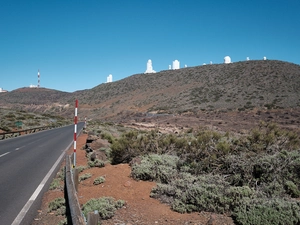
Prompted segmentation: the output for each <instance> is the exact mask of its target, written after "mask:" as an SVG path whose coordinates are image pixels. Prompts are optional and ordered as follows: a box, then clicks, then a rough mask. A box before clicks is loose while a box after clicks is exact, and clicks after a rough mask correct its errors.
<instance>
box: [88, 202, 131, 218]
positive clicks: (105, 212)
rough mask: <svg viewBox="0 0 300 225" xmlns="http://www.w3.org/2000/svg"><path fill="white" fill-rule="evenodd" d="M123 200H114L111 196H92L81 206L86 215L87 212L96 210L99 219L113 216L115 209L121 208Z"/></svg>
mask: <svg viewBox="0 0 300 225" xmlns="http://www.w3.org/2000/svg"><path fill="white" fill-rule="evenodd" d="M124 204H125V202H124V201H123V200H117V201H115V200H114V199H113V198H112V197H102V198H98V199H95V198H92V199H91V200H89V201H88V202H87V203H85V204H84V205H83V207H82V211H83V213H84V215H85V217H87V214H88V213H89V212H94V211H95V210H98V212H99V215H100V218H101V219H104V220H105V219H109V218H111V217H113V216H114V213H115V211H116V210H117V209H119V208H122V207H123V205H124Z"/></svg>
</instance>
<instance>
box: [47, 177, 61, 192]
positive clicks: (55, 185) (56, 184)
mask: <svg viewBox="0 0 300 225" xmlns="http://www.w3.org/2000/svg"><path fill="white" fill-rule="evenodd" d="M60 187H61V186H60V181H59V179H57V178H56V179H53V181H52V182H51V184H50V187H49V190H54V189H57V188H60Z"/></svg>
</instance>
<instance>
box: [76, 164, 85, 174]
mask: <svg viewBox="0 0 300 225" xmlns="http://www.w3.org/2000/svg"><path fill="white" fill-rule="evenodd" d="M76 169H77V170H78V173H81V172H82V171H84V170H85V169H86V167H85V166H78V167H76Z"/></svg>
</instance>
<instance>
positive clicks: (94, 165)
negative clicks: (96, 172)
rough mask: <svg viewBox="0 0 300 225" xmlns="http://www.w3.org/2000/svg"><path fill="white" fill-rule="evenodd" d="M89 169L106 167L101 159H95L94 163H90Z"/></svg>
mask: <svg viewBox="0 0 300 225" xmlns="http://www.w3.org/2000/svg"><path fill="white" fill-rule="evenodd" d="M88 166H89V167H104V166H105V163H104V162H103V161H102V160H100V159H95V160H94V161H92V160H90V161H88Z"/></svg>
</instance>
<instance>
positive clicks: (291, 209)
mask: <svg viewBox="0 0 300 225" xmlns="http://www.w3.org/2000/svg"><path fill="white" fill-rule="evenodd" d="M233 217H234V219H235V221H236V222H237V224H243V225H248V224H249V225H250V224H256V225H281V224H285V225H293V224H299V222H300V203H299V201H293V200H290V199H277V198H273V199H256V200H254V199H252V200H250V201H247V202H244V204H242V205H240V207H236V208H235V209H234V211H233Z"/></svg>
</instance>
